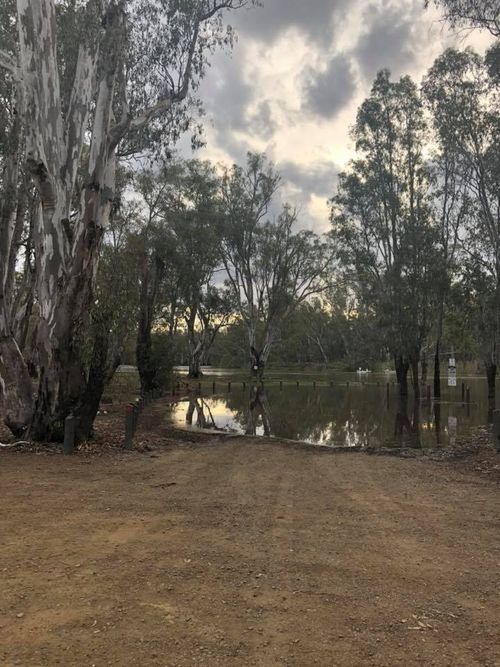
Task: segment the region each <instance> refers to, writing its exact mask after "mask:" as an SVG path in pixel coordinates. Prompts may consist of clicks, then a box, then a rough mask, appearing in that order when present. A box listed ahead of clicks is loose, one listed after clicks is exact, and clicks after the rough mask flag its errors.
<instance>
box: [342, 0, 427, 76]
mask: <svg viewBox="0 0 500 667" xmlns="http://www.w3.org/2000/svg"><path fill="white" fill-rule="evenodd" d="M417 9H418V10H419V12H420V13H421V11H422V9H421V6H420V5H418V7H417V4H416V3H415V2H412V3H398V4H397V5H395V4H393V3H389V2H384V3H382V5H375V4H371V5H369V6H368V7H367V9H366V10H365V12H364V14H363V18H364V21H366V23H367V25H368V26H369V27H368V29H367V30H366V31H365V33H364V34H362V35H361V37H360V39H359V42H358V44H357V46H356V47H355V48H354V50H353V51H352V55H353V56H354V57H355V58H356V60H357V62H358V64H359V67H360V70H361V73H362V74H363V76H364V77H365V78H366V79H367V80H369V81H371V80H372V79H373V78H374V76H375V74H376V73H377V71H379V70H380V69H383V68H385V67H387V68H389V69H390V70H391V71H392V72H393V73H394V74H395V75H400V74H402V73H403V72H404V71H405V69H406V68H408V66H410V65H411V64H412V63H413V62H414V60H415V51H414V49H413V48H412V44H413V43H416V41H417V39H418V40H420V39H421V37H422V36H421V35H418V36H416V35H415V31H417V30H418V28H417V27H416V26H417V25H418V20H417V19H418V16H417Z"/></svg>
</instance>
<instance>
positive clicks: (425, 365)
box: [421, 357, 429, 387]
mask: <svg viewBox="0 0 500 667" xmlns="http://www.w3.org/2000/svg"><path fill="white" fill-rule="evenodd" d="M421 366H422V375H421V382H422V387H425V385H426V384H427V370H428V368H429V365H428V363H427V359H425V357H423V358H422V361H421Z"/></svg>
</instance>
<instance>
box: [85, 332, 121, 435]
mask: <svg viewBox="0 0 500 667" xmlns="http://www.w3.org/2000/svg"><path fill="white" fill-rule="evenodd" d="M109 326H110V325H109V324H107V323H103V324H102V325H101V326H100V327H99V330H98V331H97V332H96V334H95V336H94V344H93V353H92V360H91V363H90V369H89V373H88V378H87V383H86V387H85V392H84V393H83V395H82V397H81V400H80V403H79V405H78V406H77V408H76V410H75V417H76V440H77V442H82V441H84V440H88V439H89V438H91V437H93V435H94V421H95V418H96V415H97V412H98V410H99V406H100V404H101V398H102V395H103V393H104V389H105V387H106V385H107V384H109V382H110V381H111V379H112V378H113V375H114V374H115V371H116V369H117V368H118V366H119V365H120V354H119V353H118V352H117V350H116V349H115V350H114V351H113V350H112V349H111V348H112V346H111V341H110V333H109Z"/></svg>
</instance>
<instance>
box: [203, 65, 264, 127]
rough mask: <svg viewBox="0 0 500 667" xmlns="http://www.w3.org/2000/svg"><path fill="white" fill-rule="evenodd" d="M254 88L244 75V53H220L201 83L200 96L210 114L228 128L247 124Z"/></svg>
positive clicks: (220, 124)
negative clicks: (240, 54) (239, 54)
mask: <svg viewBox="0 0 500 667" xmlns="http://www.w3.org/2000/svg"><path fill="white" fill-rule="evenodd" d="M254 95H255V91H254V89H253V88H252V86H251V85H250V84H248V83H247V82H246V81H245V79H244V75H243V62H242V59H241V56H238V57H237V56H236V55H234V56H233V57H232V58H229V57H228V56H227V55H225V54H219V56H218V58H215V59H214V61H213V64H212V69H211V71H210V72H209V73H208V75H207V77H206V79H205V80H204V81H203V83H202V87H201V92H200V96H201V98H202V99H203V104H204V107H205V110H206V112H207V114H208V116H209V117H210V116H213V118H214V121H215V123H216V124H217V126H220V127H221V128H224V130H225V131H230V130H242V129H245V128H246V124H247V123H246V113H247V108H248V106H249V105H250V104H251V103H252V101H253V99H254Z"/></svg>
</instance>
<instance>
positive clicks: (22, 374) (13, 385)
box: [0, 318, 33, 436]
mask: <svg viewBox="0 0 500 667" xmlns="http://www.w3.org/2000/svg"><path fill="white" fill-rule="evenodd" d="M0 319H1V318H0ZM0 383H1V385H0V386H1V390H2V391H1V394H2V400H3V410H4V413H5V417H4V421H5V424H6V425H7V427H8V428H9V429H10V430H11V431H12V433H13V434H14V435H16V436H20V435H22V434H23V433H25V432H26V429H27V426H28V424H29V423H30V421H31V417H32V414H33V388H32V386H31V378H30V375H29V373H28V368H27V366H26V364H25V362H24V359H23V355H22V354H21V352H20V350H19V347H18V345H17V343H16V341H15V340H14V338H13V336H12V335H10V334H9V333H8V332H5V331H4V332H0Z"/></svg>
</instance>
